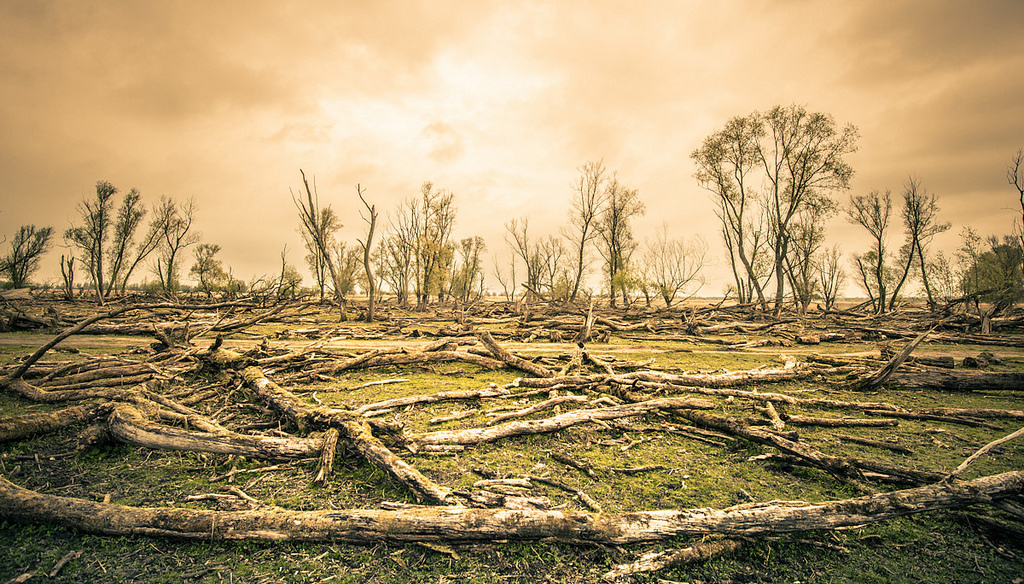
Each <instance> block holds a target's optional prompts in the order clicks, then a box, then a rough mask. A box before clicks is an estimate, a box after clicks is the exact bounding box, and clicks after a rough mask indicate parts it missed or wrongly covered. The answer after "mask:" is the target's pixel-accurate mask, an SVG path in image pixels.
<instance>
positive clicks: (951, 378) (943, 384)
mask: <svg viewBox="0 0 1024 584" xmlns="http://www.w3.org/2000/svg"><path fill="white" fill-rule="evenodd" d="M886 385H887V386H888V387H894V388H898V389H941V390H946V391H1020V390H1021V389H1024V373H1019V372H1006V371H961V370H943V371H934V370H932V371H897V372H895V373H893V375H892V377H890V378H889V380H888V382H886Z"/></svg>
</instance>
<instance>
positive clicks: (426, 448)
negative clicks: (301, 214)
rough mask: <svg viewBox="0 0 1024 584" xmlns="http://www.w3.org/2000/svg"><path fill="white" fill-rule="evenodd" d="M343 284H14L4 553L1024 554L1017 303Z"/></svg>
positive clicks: (790, 576) (118, 560)
mask: <svg viewBox="0 0 1024 584" xmlns="http://www.w3.org/2000/svg"><path fill="white" fill-rule="evenodd" d="M143 306H147V307H143ZM357 312H358V311H357V310H356V308H355V307H354V306H351V307H350V309H349V317H350V319H349V320H345V321H339V312H338V310H337V308H331V307H328V306H321V305H317V304H313V303H298V302H292V303H288V304H276V305H274V304H267V305H263V306H260V305H254V304H247V303H222V304H220V305H186V304H178V303H164V302H154V303H151V304H149V305H143V304H141V303H140V304H138V305H135V304H116V305H110V306H106V307H96V306H95V305H93V304H88V303H65V302H58V301H56V300H24V301H19V302H17V303H13V302H9V303H6V304H5V305H4V311H3V314H4V317H3V318H4V320H5V322H6V324H7V327H8V329H9V330H10V329H17V330H10V332H3V333H0V365H2V366H3V368H4V369H3V371H2V374H3V376H4V382H3V387H4V391H3V392H0V437H2V438H3V440H2V441H0V474H2V476H3V478H4V479H6V480H7V481H10V483H8V484H10V485H11V487H9V488H8V487H4V488H3V489H0V500H2V501H0V581H8V580H14V581H25V580H27V579H29V576H26V575H30V577H31V580H32V581H36V580H38V581H54V582H133V581H134V582H163V581H166V582H195V583H198V582H300V581H324V582H369V581H373V582H456V581H458V582H479V583H484V582H534V583H535V582H560V583H570V582H595V581H601V579H602V578H606V579H608V580H611V579H613V576H611V575H610V574H611V573H612V572H615V573H616V574H619V576H618V579H619V580H622V581H635V582H705V583H710V582H780V583H781V582H786V583H792V582H942V583H950V582H1019V581H1021V578H1024V562H1022V557H1024V545H1022V543H1024V525H1022V524H1021V522H1022V520H1024V513H1022V510H1024V507H1022V506H1021V503H1022V501H1021V499H1020V495H1021V492H1022V488H1024V487H1022V485H1024V478H1021V476H1022V475H1018V474H1012V475H1011V474H1002V473H1017V472H1019V471H1024V440H1019V439H1017V440H1009V441H1005V442H1001V443H999V444H996V445H994V446H993V447H992V448H990V449H988V450H987V451H986V452H985V453H983V454H982V455H981V456H979V457H977V458H976V459H974V460H972V461H971V462H970V464H969V465H968V466H966V467H965V468H963V469H962V470H960V471H959V472H958V473H957V475H956V477H955V478H949V477H948V476H947V475H949V473H951V472H952V471H954V469H957V468H958V465H961V463H963V462H964V461H965V460H967V459H968V458H969V457H971V456H972V455H973V454H975V453H976V452H978V451H979V449H982V448H983V447H984V446H986V445H989V444H990V443H992V442H993V441H998V440H999V439H1001V438H1004V437H1006V436H1007V435H1009V434H1011V433H1012V432H1014V431H1015V430H1017V429H1018V428H1021V427H1022V426H1024V413H1022V412H1021V411H1020V410H1021V409H1022V408H1021V400H1022V398H1024V385H1022V384H1021V383H1020V380H1021V379H1022V377H1021V375H1022V373H1024V348H1022V347H1024V336H1021V335H1019V334H1017V333H1016V331H1019V326H1020V321H1019V320H1018V321H1014V320H1013V319H1009V320H1008V321H1007V322H1005V323H997V329H996V332H995V333H993V334H989V335H980V334H976V333H974V332H973V331H974V330H976V329H975V328H973V327H974V323H972V322H971V320H970V318H969V317H968V316H967V315H957V314H951V315H942V316H933V315H930V314H927V313H925V312H924V311H922V310H914V309H910V308H908V309H904V310H903V311H901V312H899V313H897V314H894V315H887V316H885V317H873V316H871V315H866V314H861V313H856V312H850V311H845V310H838V311H833V312H830V313H824V312H815V313H813V314H810V315H806V316H799V317H798V316H796V315H785V314H784V315H783V316H782V317H781V318H772V317H771V316H768V315H764V314H762V313H759V312H756V311H752V310H750V309H748V308H744V307H729V306H708V305H693V306H689V307H687V308H685V309H681V310H677V311H667V310H661V311H655V310H641V309H631V310H628V311H623V310H620V311H618V312H612V311H609V310H608V309H607V308H605V309H602V310H598V311H596V312H595V311H594V309H593V308H592V307H585V306H584V307H579V306H576V307H565V306H548V305H533V306H526V305H523V304H520V303H516V304H508V303H498V302H494V303H489V304H484V305H478V306H473V307H470V308H465V307H463V308H458V307H450V306H448V307H443V308H436V309H431V310H430V311H426V312H415V311H408V310H401V309H398V308H396V307H393V306H387V305H384V306H382V307H381V308H380V309H378V311H377V313H378V316H379V317H380V319H379V320H378V321H377V322H374V323H366V322H361V321H359V320H357V319H356V318H355V317H356V315H357ZM103 313H107V314H108V317H106V318H97V319H95V321H94V322H87V319H90V317H93V316H95V315H100V314H103ZM19 315H20V316H19ZM16 317H18V318H16ZM1000 326H1001V327H1003V328H999V327H1000ZM71 327H77V328H80V329H81V330H79V331H77V332H76V333H75V334H73V335H70V336H68V337H67V338H66V339H64V340H62V341H61V342H60V343H59V344H57V345H55V346H54V347H52V348H51V349H49V350H47V351H45V352H42V353H39V352H37V349H38V348H39V347H42V346H44V345H45V344H47V343H48V342H50V341H51V340H52V339H54V338H55V336H56V335H57V334H58V333H60V332H61V331H62V330H68V329H70V328H71ZM584 329H585V333H586V334H584V333H582V332H581V331H583V330H584ZM928 330H932V332H931V333H930V334H929V335H928V336H926V337H924V339H923V340H922V341H921V344H920V345H919V346H917V347H916V348H915V349H914V350H913V352H912V353H911V354H910V355H909V357H907V358H906V359H905V361H904V362H903V363H902V364H901V365H900V366H899V367H898V368H897V369H896V370H895V373H893V374H892V376H891V377H888V378H887V379H886V380H884V382H883V383H881V384H880V385H878V386H877V387H876V386H873V385H869V384H867V383H866V381H865V380H867V379H868V378H869V376H870V375H871V374H873V373H875V372H876V371H878V370H880V369H882V368H883V366H884V365H886V363H887V362H889V361H890V359H891V358H892V357H893V356H894V355H898V354H899V352H900V350H901V349H902V348H903V347H905V346H907V345H908V344H909V343H911V341H912V340H914V339H915V337H917V336H918V334H919V333H922V332H925V331H928ZM581 335H582V336H581ZM581 339H583V340H585V342H579V341H580V340H581ZM30 356H31V357H30ZM36 356H38V360H34V359H35V358H36ZM26 359H27V361H26ZM965 359H966V364H965ZM26 363H27V364H29V365H31V366H30V367H29V368H28V369H27V370H26V371H20V370H19V367H18V366H19V365H23V364H26ZM950 364H952V365H953V368H952V369H950V368H949V365H950ZM965 365H966V367H965ZM950 375H952V376H953V377H950ZM45 413H52V414H53V415H52V416H49V417H47V416H43V415H42V414H45ZM335 446H336V450H334V448H335ZM325 452H326V454H325ZM996 476H998V477H1002V478H1001V479H999V480H1002V481H1003V483H1005V484H1003V483H1000V484H1002V485H1003V486H1000V487H998V488H996V487H991V488H992V489H994V490H993V491H991V493H995V494H991V495H990V494H989V491H985V490H984V489H985V488H989V487H982V486H980V485H981V484H982V483H979V482H978V481H979V480H981V481H985V480H987V479H986V477H989V478H991V477H996ZM993 480H995V479H993ZM985 484H986V485H988V484H989V483H985ZM958 485H959V486H961V487H962V488H960V489H959V490H956V489H955V488H954V487H957V486H958ZM947 487H948V488H947ZM944 489H945V490H944ZM26 490H28V491H32V492H34V493H38V494H41V495H44V496H48V497H38V498H37V499H32V498H31V497H32V496H35V495H33V494H27V491H26ZM901 490H905V491H907V492H908V493H913V494H912V495H911V494H908V495H906V496H905V497H904V498H899V497H896V498H886V497H880V498H876V499H873V500H872V501H873V502H872V503H870V504H868V503H865V501H866V499H865V497H867V496H869V495H875V494H886V493H891V492H894V491H901ZM954 491H955V492H954ZM26 497H29V498H26ZM828 501H845V503H842V504H836V505H832V506H821V505H814V504H817V503H822V502H828ZM797 502H806V503H797ZM452 506H457V508H458V509H460V510H463V511H452V512H451V513H449V514H447V515H446V514H444V513H440V512H439V511H438V510H439V509H441V510H444V509H451V508H453V507H452ZM142 508H158V509H160V510H161V511H160V513H162V515H160V517H159V521H157V519H153V518H152V517H149V516H147V517H142V515H141V513H142V511H140V509H142ZM468 509H472V510H473V514H472V515H470V514H469V512H468V511H465V510H468ZM726 509H728V510H729V513H726V514H721V513H717V514H716V513H715V512H712V511H711V510H726ZM352 510H373V511H374V513H372V514H371V513H366V514H365V515H364V516H360V521H363V522H364V524H360V525H361V526H356V527H353V523H352V521H351V519H352V517H353V514H352V513H348V512H349V511H352ZM658 510H676V511H687V513H684V514H681V515H679V516H677V517H676V519H675V520H676V521H677V523H676V524H673V525H674V526H666V525H662V524H660V523H658V522H657V521H654V520H653V519H651V517H653V515H644V513H645V512H652V511H658ZM37 511H38V513H37ZM315 511H319V512H321V513H320V514H319V515H318V514H316V513H308V512H315ZM502 513H505V514H504V515H503V514H502ZM517 513H518V515H517ZM889 515H899V516H897V517H892V518H888V516H889ZM538 518H539V519H538ZM566 518H567V519H566ZM695 518H698V519H700V521H701V522H703V523H702V525H704V527H701V528H700V529H697V528H696V527H694V526H693V523H694V521H695ZM343 519H344V520H345V521H349V523H345V524H343V525H342V524H340V523H331V522H341V521H342V520H343ZM556 519H557V521H556ZM563 519H564V521H563ZM219 521H221V522H226V521H233V522H234V523H232V524H231V525H232V527H230V528H229V527H225V526H224V524H223V523H220V524H219V523H218V522H219ZM278 521H280V523H275V522H278ZM204 522H206V523H204ZM287 522H292V523H296V522H298V523H300V524H301V525H297V526H296V527H288V526H287V525H286V524H287ZM303 522H305V523H303ZM417 522H422V523H417ZM427 522H432V523H430V525H431V526H432V527H430V529H429V530H427V528H424V527H422V525H425V524H426V523H427ZM531 522H532V523H531ZM684 522H689V523H686V525H687V527H686V530H684V529H682V528H680V527H679V525H682V524H683V523H684ZM200 525H201V526H205V527H203V529H205V530H206V531H200V528H199V527H196V526H200ZM271 526H272V527H271ZM687 530H688V531H687ZM702 530H703V531H702ZM428 531H429V533H428ZM683 533H686V534H683ZM239 534H244V537H242V536H241V535H239ZM238 538H240V539H238ZM687 550H689V551H687ZM656 553H661V555H659V556H653V555H652V554H656ZM641 558H647V560H648V564H647V565H640V564H635V562H637V561H638V560H640V559H641ZM51 573H52V576H51ZM19 578H20V580H19Z"/></svg>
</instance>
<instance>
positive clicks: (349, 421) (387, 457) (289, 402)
mask: <svg viewBox="0 0 1024 584" xmlns="http://www.w3.org/2000/svg"><path fill="white" fill-rule="evenodd" d="M242 377H243V379H244V380H245V383H246V384H247V385H249V386H250V387H251V388H253V389H255V390H256V392H257V393H258V394H259V395H260V397H261V398H263V399H264V400H265V401H266V402H267V403H268V404H269V405H270V406H271V407H273V408H274V409H275V410H277V411H279V412H281V413H283V414H285V415H286V416H287V417H288V418H289V419H291V420H292V421H294V422H296V423H297V424H300V428H307V427H309V425H310V424H312V423H317V424H324V425H329V426H331V427H334V428H337V429H338V430H339V431H340V433H341V435H342V436H343V437H344V438H345V440H346V441H347V442H348V443H349V445H350V446H352V448H353V449H354V450H355V451H356V452H358V453H359V454H360V455H362V456H363V458H365V459H366V460H367V461H369V462H370V463H371V464H373V465H375V466H376V467H377V468H380V469H381V470H383V471H384V472H386V473H388V474H389V475H391V477H392V478H394V479H396V480H398V481H399V482H401V483H403V484H404V485H406V486H407V487H408V488H409V489H410V490H411V491H412V492H413V494H414V495H416V497H417V498H419V499H420V500H426V501H429V502H432V503H438V504H441V503H445V502H446V501H447V500H448V497H450V496H451V492H450V491H449V490H448V489H445V488H443V487H441V486H439V485H437V484H436V483H435V482H434V481H432V480H430V479H429V478H427V477H425V476H423V475H422V474H420V472H419V471H417V470H416V469H414V468H413V467H412V466H410V465H409V464H408V463H406V462H405V461H404V460H402V459H401V458H399V457H398V456H396V455H395V454H394V453H393V452H391V450H390V449H388V447H387V446H385V445H384V443H383V442H381V441H380V440H379V439H378V438H377V437H376V436H374V435H373V433H372V432H371V431H370V427H369V425H368V424H367V423H366V422H363V421H362V420H361V419H360V417H359V416H357V415H356V414H355V413H353V412H349V411H346V410H336V409H332V408H312V407H310V406H308V405H307V404H305V403H303V402H302V400H300V399H299V398H298V396H296V395H295V394H293V393H292V392H290V391H288V390H286V389H284V388H282V387H280V386H279V385H277V384H276V383H274V382H273V381H271V380H270V379H267V377H266V376H265V375H264V374H263V371H262V370H261V369H260V368H259V367H249V368H247V369H245V370H244V371H243V372H242Z"/></svg>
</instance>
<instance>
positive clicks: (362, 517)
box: [0, 471, 1024, 545]
mask: <svg viewBox="0 0 1024 584" xmlns="http://www.w3.org/2000/svg"><path fill="white" fill-rule="evenodd" d="M1021 493H1024V472H1021V471H1013V472H1007V473H1003V474H998V475H993V476H986V477H981V478H978V479H974V480H971V481H963V482H960V481H953V482H950V483H936V484H931V485H927V486H923V487H917V488H913V489H906V490H901V491H892V492H887V493H879V494H874V495H867V496H864V497H857V498H852V499H844V500H838V501H825V502H822V503H806V502H803V501H790V502H787V501H775V502H770V503H764V504H757V505H749V504H748V505H740V506H736V507H729V508H726V509H708V508H697V509H683V510H655V511H641V512H634V513H588V512H584V511H570V510H530V509H521V510H509V509H472V508H468V507H413V508H408V509H399V510H375V509H349V510H329V511H290V510H287V509H282V508H278V507H271V508H266V509H252V510H246V511H210V510H203V509H188V508H174V507H148V508H147V507H129V506H124V505H116V504H111V503H102V502H96V501H88V500H83V499H74V498H70V497H60V496H56V495H47V494H42V493H38V492H35V491H31V490H28V489H24V488H22V487H19V486H17V485H15V484H13V483H11V482H10V481H8V480H7V479H5V478H0V519H2V520H4V521H10V522H14V523H21V524H40V523H47V524H56V525H62V526H64V527H69V528H73V529H78V530H80V531H84V532H89V533H99V534H105V535H143V536H148V537H168V538H180V539H194V540H203V541H218V540H246V539H248V540H266V541H276V542H282V541H309V542H334V541H343V542H351V543H373V542H381V541H393V542H415V541H494V540H505V539H515V540H538V539H549V538H551V539H556V540H560V541H568V542H574V543H600V544H610V545H622V544H632V543H641V542H648V541H658V540H665V539H667V538H671V537H678V536H698V537H699V536H704V535H711V534H717V535H727V536H757V535H764V534H772V533H785V532H797V531H812V530H827V529H836V528H839V527H848V526H855V525H863V524H865V523H873V522H877V521H884V520H886V519H892V518H895V517H902V516H906V515H913V514H917V513H923V512H928V511H935V510H939V509H950V508H959V507H965V506H968V505H977V504H991V503H994V502H998V501H1000V500H1002V499H1005V498H1007V497H1011V496H1014V495H1019V494H1021Z"/></svg>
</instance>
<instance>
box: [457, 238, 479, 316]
mask: <svg viewBox="0 0 1024 584" xmlns="http://www.w3.org/2000/svg"><path fill="white" fill-rule="evenodd" d="M457 249H458V261H457V262H456V263H453V268H452V277H451V282H452V295H453V296H454V297H455V298H457V299H458V300H460V301H461V302H464V303H465V302H469V301H471V300H473V299H475V298H479V297H480V296H482V295H483V288H484V270H483V262H482V259H481V256H482V255H483V253H484V252H485V251H487V245H486V244H485V243H484V239H483V238H482V237H480V236H475V237H467V238H465V239H462V240H461V241H459V245H458V248H457Z"/></svg>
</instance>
